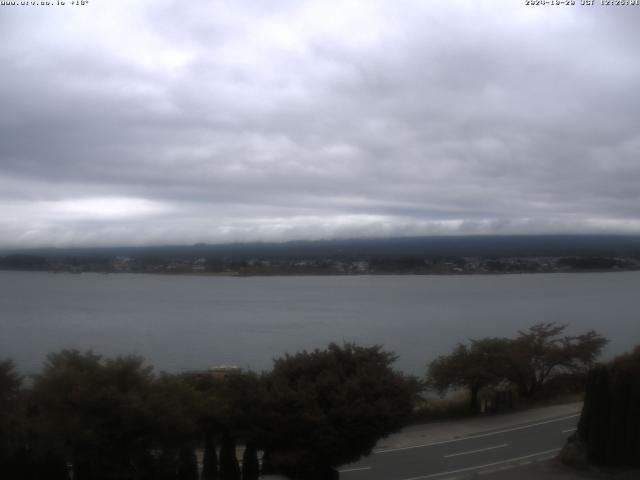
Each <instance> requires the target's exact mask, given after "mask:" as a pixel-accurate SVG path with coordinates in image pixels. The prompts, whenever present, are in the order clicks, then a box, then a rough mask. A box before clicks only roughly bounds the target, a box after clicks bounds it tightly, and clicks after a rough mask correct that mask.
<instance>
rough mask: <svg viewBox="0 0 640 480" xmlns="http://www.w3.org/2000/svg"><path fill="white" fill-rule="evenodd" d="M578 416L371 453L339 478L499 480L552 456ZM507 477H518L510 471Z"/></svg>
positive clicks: (558, 449)
mask: <svg viewBox="0 0 640 480" xmlns="http://www.w3.org/2000/svg"><path fill="white" fill-rule="evenodd" d="M578 418H579V414H574V415H565V416H563V417H556V418H548V419H545V420H539V421H536V422H531V423H527V424H522V425H516V426H511V427H507V428H503V429H500V430H490V431H486V432H482V433H476V434H473V435H469V436H466V437H460V438H456V439H453V440H446V441H441V442H433V443H427V444H422V445H412V446H406V447H402V448H392V449H387V450H377V451H374V453H373V454H371V455H370V456H368V457H365V458H363V459H361V460H360V461H358V462H357V463H354V464H351V465H348V466H345V467H343V468H341V469H340V478H341V480H428V479H434V480H452V479H458V478H469V477H474V478H486V479H488V480H490V479H491V478H494V477H495V478H498V477H499V478H505V474H506V473H507V472H508V471H509V470H511V469H515V468H517V467H522V466H525V465H531V464H535V463H538V462H543V461H547V460H550V459H551V458H553V457H555V456H556V455H557V454H558V452H559V451H560V449H561V448H562V446H563V445H564V444H565V442H566V439H567V437H568V436H569V435H570V434H571V433H573V432H574V431H575V428H576V424H577V422H578ZM513 473H514V475H513V478H518V475H517V471H515V470H514V472H513Z"/></svg>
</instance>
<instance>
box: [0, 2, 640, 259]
mask: <svg viewBox="0 0 640 480" xmlns="http://www.w3.org/2000/svg"><path fill="white" fill-rule="evenodd" d="M639 20H640V7H632V6H629V7H615V8H614V7H604V6H593V7H580V6H574V7H552V6H547V7H528V6H525V5H524V2H513V1H504V2H502V1H496V2H473V1H449V2H419V1H415V2H414V1H407V2H386V1H378V0H372V1H367V2H362V1H344V0H342V1H335V2H334V1H322V2H320V1H308V2H304V1H296V2H293V1H277V2H274V1H270V2H249V1H235V2H226V1H224V2H223V1H204V0H202V1H201V0H195V1H191V2H179V1H175V0H154V1H151V0H139V1H136V2H130V1H124V0H111V1H109V2H106V1H104V2H103V1H96V2H90V5H89V6H86V7H79V8H67V7H50V8H45V7H20V6H15V7H9V6H0V64H1V65H2V70H1V75H0V101H1V105H2V109H0V245H1V246H5V247H7V246H8V247H12V246H25V245H27V246H41V245H109V244H161V243H185V242H186V243H188V242H203V241H204V242H226V241H234V240H281V239H282V240H285V239H292V238H327V237H344V236H359V235H366V236H375V235H425V234H426V235H429V234H478V233H551V232H553V233H564V232H620V233H629V232H633V233H639V232H640V202H639V200H640V198H639V197H640V189H639V188H638V185H640V162H639V161H638V157H639V153H640V133H639V131H638V124H639V123H640V115H639V114H640V100H639V98H640V97H638V96H637V95H636V91H637V88H638V80H639V79H640V57H639V56H638V55H637V40H638V36H639V35H640V34H639V33H638V29H637V25H638V21H639Z"/></svg>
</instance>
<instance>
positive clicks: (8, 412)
mask: <svg viewBox="0 0 640 480" xmlns="http://www.w3.org/2000/svg"><path fill="white" fill-rule="evenodd" d="M22 397H23V392H22V377H21V376H20V375H19V374H18V373H17V372H16V369H15V365H14V363H13V361H12V360H3V361H0V474H1V475H0V476H5V475H6V477H7V478H19V477H21V476H24V475H25V469H26V468H27V461H26V460H27V459H26V456H27V451H26V449H25V447H24V446H25V444H26V424H25V422H26V412H25V409H24V408H23V407H24V402H23V401H22Z"/></svg>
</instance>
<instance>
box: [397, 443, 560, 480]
mask: <svg viewBox="0 0 640 480" xmlns="http://www.w3.org/2000/svg"><path fill="white" fill-rule="evenodd" d="M560 450H561V449H560V448H554V449H553V450H545V451H544V452H537V453H532V454H530V455H524V456H522V457H515V458H510V459H508V460H500V461H499V462H492V463H487V464H485V465H476V466H474V467H467V468H460V469H458V470H451V471H448V472H440V473H432V474H429V475H422V476H420V477H411V478H403V479H402V480H425V479H427V478H434V477H441V476H443V475H452V474H455V473H461V472H470V471H472V470H480V469H481V468H487V467H493V466H496V465H504V464H505V463H513V462H518V461H520V460H525V459H527V458H532V457H539V456H541V455H548V454H550V453H557V452H559V451H560Z"/></svg>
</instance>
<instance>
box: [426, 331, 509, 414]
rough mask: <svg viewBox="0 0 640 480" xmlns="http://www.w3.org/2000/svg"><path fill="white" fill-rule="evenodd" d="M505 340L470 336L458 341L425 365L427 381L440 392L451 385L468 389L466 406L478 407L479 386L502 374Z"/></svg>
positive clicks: (473, 408)
mask: <svg viewBox="0 0 640 480" xmlns="http://www.w3.org/2000/svg"><path fill="white" fill-rule="evenodd" d="M508 346H509V341H508V340H507V339H503V338H484V339H481V340H471V343H470V345H469V346H467V345H464V344H462V343H459V344H458V346H457V347H456V348H454V350H453V351H452V352H451V353H450V354H449V355H442V356H440V357H438V358H436V359H435V360H434V361H433V362H431V364H430V365H429V370H428V372H427V385H429V386H431V387H432V388H434V389H436V390H437V391H439V392H440V393H441V394H444V393H445V392H446V391H447V390H449V389H450V388H451V387H458V388H467V389H468V390H469V394H470V395H469V408H470V410H471V411H472V412H479V411H480V403H479V400H478V394H479V392H480V389H482V388H484V387H487V386H489V385H493V384H496V383H499V382H500V381H501V380H502V379H503V378H504V371H503V362H504V359H505V355H506V352H507V349H508Z"/></svg>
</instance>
